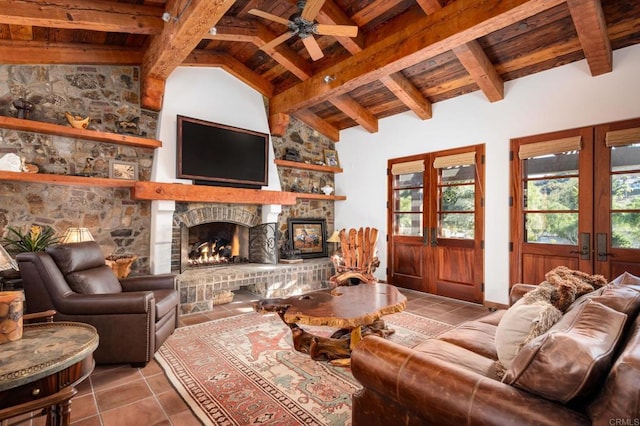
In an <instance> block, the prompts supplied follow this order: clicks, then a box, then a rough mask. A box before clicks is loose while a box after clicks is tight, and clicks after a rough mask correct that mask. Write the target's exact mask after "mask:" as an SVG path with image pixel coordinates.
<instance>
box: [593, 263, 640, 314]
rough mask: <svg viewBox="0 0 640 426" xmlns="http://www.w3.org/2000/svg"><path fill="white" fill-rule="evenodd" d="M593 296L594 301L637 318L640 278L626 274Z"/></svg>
mask: <svg viewBox="0 0 640 426" xmlns="http://www.w3.org/2000/svg"><path fill="white" fill-rule="evenodd" d="M592 295H593V296H591V299H592V300H593V301H595V302H598V303H602V304H603V305H605V306H608V307H610V308H611V309H615V310H616V311H618V312H622V313H625V314H627V315H628V316H629V318H635V317H636V316H638V311H640V277H636V276H635V275H631V274H630V273H628V272H625V273H624V274H622V275H620V276H619V277H617V278H616V279H614V280H613V281H611V282H610V283H609V284H607V285H606V286H604V287H602V288H601V289H599V290H597V291H595V292H593V293H592ZM587 296H590V295H587Z"/></svg>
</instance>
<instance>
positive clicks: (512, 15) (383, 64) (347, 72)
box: [271, 0, 565, 113]
mask: <svg viewBox="0 0 640 426" xmlns="http://www.w3.org/2000/svg"><path fill="white" fill-rule="evenodd" d="M564 1H565V0H473V1H464V2H453V3H451V4H449V5H448V6H447V7H445V8H443V9H441V10H440V11H438V12H436V13H434V14H431V15H427V16H425V17H423V18H421V19H417V20H416V21H415V22H412V23H409V24H407V26H406V28H405V30H404V31H401V32H399V33H396V34H394V35H393V36H390V37H388V38H386V39H384V40H380V41H379V42H376V43H375V44H373V45H371V46H368V47H367V48H365V49H364V50H363V51H361V52H360V53H357V54H355V55H353V56H351V57H349V58H347V59H345V60H344V61H342V62H340V63H339V64H336V65H333V66H330V67H328V68H327V69H325V70H323V72H322V73H321V74H316V75H314V76H313V77H311V78H310V79H308V80H306V81H303V82H301V83H299V84H297V85H295V86H293V87H291V88H289V89H287V90H286V91H284V92H282V93H280V94H277V95H276V96H274V97H273V98H272V100H271V105H272V107H273V112H274V113H278V112H283V113H290V112H291V111H294V110H296V109H303V108H308V107H309V106H312V105H315V104H317V103H320V102H323V101H326V100H328V99H329V98H331V97H333V96H337V95H340V94H344V93H347V92H349V91H351V90H354V89H355V88H357V87H360V86H363V85H365V84H368V83H371V82H373V81H375V80H378V79H380V78H381V77H384V76H386V75H389V74H392V73H395V72H398V71H400V70H402V69H404V68H408V67H410V66H413V65H415V64H417V63H419V62H422V61H424V60H426V59H428V58H432V57H434V56H436V55H438V54H440V53H443V52H446V51H447V50H451V49H453V48H454V47H456V46H460V45H461V44H464V43H469V42H470V41H473V40H475V39H478V38H480V37H482V36H484V35H486V34H489V33H491V32H493V31H496V30H498V29H501V28H504V27H506V26H508V25H511V24H513V23H515V22H518V21H520V20H522V19H524V18H526V17H529V16H532V15H535V14H537V13H539V12H542V11H544V10H547V9H550V8H552V7H554V6H557V5H559V4H561V3H563V2H564ZM325 74H326V75H333V76H335V77H336V79H335V80H334V81H333V82H331V83H330V84H323V80H322V79H323V76H324V75H325Z"/></svg>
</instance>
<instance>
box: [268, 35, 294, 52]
mask: <svg viewBox="0 0 640 426" xmlns="http://www.w3.org/2000/svg"><path fill="white" fill-rule="evenodd" d="M294 34H295V33H294V32H293V31H287V32H286V33H283V34H280V35H279V36H278V37H276V38H274V39H273V40H271V41H270V42H268V43H265V44H264V45H262V46H260V50H262V51H264V52H267V53H271V52H272V51H273V50H274V49H275V48H276V46H277V45H279V44H280V43H282V42H284V41H286V40H288V39H290V38H291V37H293V35H294Z"/></svg>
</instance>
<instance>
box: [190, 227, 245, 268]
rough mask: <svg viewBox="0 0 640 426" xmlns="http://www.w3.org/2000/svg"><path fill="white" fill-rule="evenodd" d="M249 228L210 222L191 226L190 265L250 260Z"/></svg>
mask: <svg viewBox="0 0 640 426" xmlns="http://www.w3.org/2000/svg"><path fill="white" fill-rule="evenodd" d="M248 258H249V228H248V227H246V226H242V225H237V224H235V223H229V222H210V223H204V224H200V225H196V226H192V227H191V228H189V261H188V266H191V267H197V266H215V265H222V264H227V263H242V262H248V261H249V259H248Z"/></svg>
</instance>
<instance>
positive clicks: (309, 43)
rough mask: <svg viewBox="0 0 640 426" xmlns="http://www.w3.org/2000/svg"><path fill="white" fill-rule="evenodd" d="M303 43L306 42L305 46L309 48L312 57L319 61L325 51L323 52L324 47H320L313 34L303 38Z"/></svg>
mask: <svg viewBox="0 0 640 426" xmlns="http://www.w3.org/2000/svg"><path fill="white" fill-rule="evenodd" d="M302 43H303V44H304V47H306V48H307V51H308V52H309V55H310V56H311V59H313V60H314V61H317V60H318V59H320V58H322V57H323V56H324V53H322V49H320V45H319V44H318V42H317V41H316V39H315V38H313V36H309V37H305V38H303V39H302Z"/></svg>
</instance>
